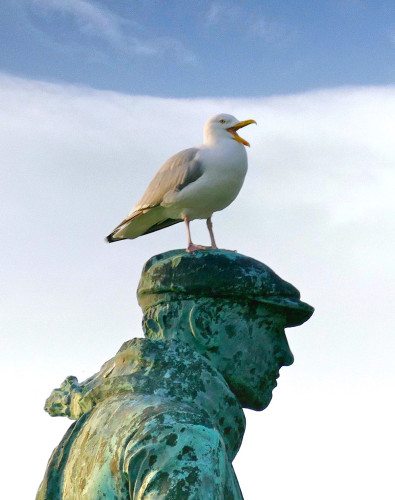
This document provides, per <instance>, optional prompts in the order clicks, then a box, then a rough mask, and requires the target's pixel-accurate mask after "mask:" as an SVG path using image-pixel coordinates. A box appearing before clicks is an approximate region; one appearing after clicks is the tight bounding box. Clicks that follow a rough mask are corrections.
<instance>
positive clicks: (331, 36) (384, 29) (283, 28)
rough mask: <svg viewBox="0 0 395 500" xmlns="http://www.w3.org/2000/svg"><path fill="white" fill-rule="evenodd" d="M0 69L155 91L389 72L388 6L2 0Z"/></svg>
mask: <svg viewBox="0 0 395 500" xmlns="http://www.w3.org/2000/svg"><path fill="white" fill-rule="evenodd" d="M0 23H1V29H0V61H1V62H0V68H1V70H3V71H5V72H8V73H11V74H14V75H18V76H22V77H31V78H37V79H45V80H47V81H48V80H50V81H55V82H69V83H73V84H82V85H89V86H92V87H94V88H98V89H111V90H117V91H121V92H127V93H132V94H139V95H154V96H165V97H195V96H245V97H251V96H267V95H272V94H279V93H280V94H282V93H291V92H301V91H305V90H309V89H314V88H322V87H333V86H341V85H386V84H391V83H393V82H394V78H395V3H394V2H393V1H391V0H378V1H377V0H333V1H307V0H304V1H295V0H294V1H283V2H279V1H277V0H272V1H264V2H263V1H262V2H260V1H251V0H250V1H243V2H241V1H239V2H236V1H232V0H230V1H211V0H193V1H191V0H184V1H178V2H176V1H169V2H165V1H155V0H140V1H131V0H117V1H110V0H100V1H99V0H97V1H92V0H19V1H16V0H3V7H2V16H1V21H0Z"/></svg>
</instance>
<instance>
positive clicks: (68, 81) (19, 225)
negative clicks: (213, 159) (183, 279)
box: [0, 0, 395, 500]
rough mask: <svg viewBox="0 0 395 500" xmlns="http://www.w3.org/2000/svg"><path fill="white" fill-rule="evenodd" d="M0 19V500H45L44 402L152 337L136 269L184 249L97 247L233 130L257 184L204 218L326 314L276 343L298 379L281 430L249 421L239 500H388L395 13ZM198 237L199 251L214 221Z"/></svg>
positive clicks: (83, 8)
mask: <svg viewBox="0 0 395 500" xmlns="http://www.w3.org/2000/svg"><path fill="white" fill-rule="evenodd" d="M1 4H2V11H1V17H0V24H1V26H0V158H1V164H0V200H1V203H2V210H0V225H1V228H2V235H3V238H2V239H1V240H0V252H1V262H2V266H0V296H1V298H2V300H1V301H0V318H1V325H0V327H1V330H0V343H1V346H0V356H1V368H2V378H3V380H5V381H6V383H5V384H3V386H2V400H3V401H5V402H6V405H7V408H8V409H9V411H7V412H2V413H1V415H0V418H1V419H2V422H3V420H4V423H1V426H2V428H3V429H6V430H7V432H5V433H4V438H3V441H2V445H3V448H4V449H5V450H6V452H4V453H2V454H1V456H0V468H1V470H2V471H3V473H4V477H6V478H7V479H8V481H6V482H5V483H4V485H3V490H2V493H3V496H4V497H5V498H12V499H13V500H14V499H15V500H19V499H21V500H25V499H27V498H34V496H35V493H36V491H37V488H38V485H39V483H40V481H41V479H42V477H43V474H44V471H45V467H46V464H47V461H48V458H49V457H50V455H51V452H52V450H53V448H54V447H55V446H56V445H57V443H58V442H59V441H60V439H61V438H62V436H63V435H64V433H65V431H66V429H67V428H68V427H69V425H70V421H69V420H67V419H64V418H60V419H56V418H55V419H54V418H50V417H49V416H48V415H47V414H46V413H45V412H44V410H43V404H44V401H45V399H46V398H47V397H48V395H49V394H50V392H51V390H52V389H53V388H55V387H59V385H60V384H61V382H62V381H63V380H64V378H65V377H66V376H68V375H71V374H73V375H75V376H77V377H78V379H79V380H80V381H81V380H84V379H86V378H87V377H89V376H90V375H92V374H93V373H94V372H96V371H97V370H98V369H99V368H100V366H101V365H102V363H103V362H104V361H105V360H107V359H109V358H110V357H111V356H113V355H114V354H115V352H116V351H117V350H118V349H119V347H120V345H121V344H122V342H124V341H126V340H128V339H130V338H133V337H138V336H141V335H142V331H141V311H140V309H139V307H138V305H137V301H136V297H135V291H136V287H137V283H138V281H139V277H140V273H141V269H142V267H143V265H144V263H145V262H146V261H147V260H148V259H149V258H150V257H151V256H152V255H154V254H157V253H159V252H163V251H166V250H170V249H174V248H185V246H186V231H185V227H184V226H183V225H182V224H177V225H174V226H172V227H170V228H167V229H165V230H163V231H158V232H155V233H153V234H150V235H147V236H144V237H142V238H138V239H136V240H133V241H125V242H120V243H116V244H113V245H106V244H105V243H104V237H105V235H106V234H108V233H109V232H110V231H111V230H112V229H113V228H114V227H115V226H116V225H117V224H118V223H119V222H120V220H121V219H122V218H123V217H124V216H126V215H127V213H128V212H129V211H130V209H131V208H132V207H133V205H134V204H135V203H136V202H137V200H138V199H139V198H140V197H141V195H142V193H143V191H144V189H145V188H146V186H147V185H148V183H149V181H150V180H151V178H152V176H153V175H154V174H155V172H156V171H157V170H158V168H159V167H160V165H161V164H162V163H163V162H164V161H165V160H166V159H167V158H169V157H170V156H171V155H173V154H174V153H176V152H177V151H180V150H181V149H185V148H187V147H191V146H196V145H198V144H200V142H201V139H202V130H203V125H204V123H205V121H206V120H207V119H208V118H209V117H210V116H212V115H214V114H216V113H219V112H226V113H231V114H233V115H235V116H236V117H237V118H238V119H240V120H244V119H255V120H256V122H257V126H253V127H246V128H245V129H243V130H245V132H244V131H243V137H244V138H245V139H246V140H248V142H250V144H251V147H250V148H248V151H247V153H248V162H249V168H248V173H247V175H246V180H245V183H244V185H243V188H242V190H241V191H240V194H239V196H238V197H237V199H236V200H235V201H234V203H232V204H231V205H230V206H229V207H227V209H226V210H223V211H221V212H218V213H216V214H214V217H213V223H214V231H215V235H216V240H217V243H218V245H219V247H220V248H231V249H237V251H238V252H240V253H242V254H245V255H249V256H252V257H254V258H256V259H258V260H260V261H262V262H264V263H265V264H267V265H268V266H269V267H271V268H272V269H273V270H274V271H275V272H276V273H277V274H278V275H279V276H281V277H282V278H283V279H285V280H287V281H289V282H291V283H292V284H293V285H295V286H296V287H297V288H298V289H299V290H300V291H301V295H302V299H303V300H305V301H306V302H308V303H310V304H312V305H313V306H314V307H315V308H316V311H315V313H314V315H313V317H312V318H311V320H310V321H308V322H307V323H306V324H304V325H302V326H300V327H298V328H295V329H292V328H291V329H287V331H286V333H287V336H288V340H289V344H290V347H291V350H292V351H293V354H294V356H295V363H294V364H293V365H292V366H290V367H285V368H284V369H282V370H281V377H280V380H279V384H278V387H277V388H276V389H275V393H274V397H273V401H272V403H271V405H270V406H269V408H268V409H267V410H265V411H264V412H253V411H246V416H247V431H246V435H245V438H244V441H243V445H242V447H241V450H240V452H239V454H238V456H237V457H236V460H235V462H234V466H235V470H236V473H237V476H238V478H239V481H240V484H241V488H242V491H243V494H244V496H245V498H246V500H262V498H263V496H264V497H265V498H273V499H274V498H275V499H276V500H288V499H289V498H295V499H299V498H303V499H304V500H316V499H317V498H320V500H333V499H334V498H336V499H338V500H346V499H347V500H348V499H354V498H358V500H371V499H373V498H378V499H387V498H395V491H394V490H395V487H394V481H393V450H394V449H395V435H394V432H393V423H394V421H395V401H394V398H393V388H394V386H395V373H394V370H393V366H394V360H393V358H394V355H393V353H394V352H395V336H394V334H393V308H394V307H393V304H394V300H395V299H394V291H393V283H394V282H395V261H394V255H395V226H394V220H395V197H394V193H395V169H394V165H395V141H394V130H395V85H394V80H395V65H394V52H395V15H394V5H395V4H394V2H393V1H391V2H390V1H380V0H378V1H364V0H343V1H341V0H332V1H318V0H317V1H303V0H301V1H279V0H277V1H256V2H252V1H243V2H241V1H240V2H231V1H229V2H225V1H223V2H220V1H218V2H217V1H204V0H196V1H193V2H192V1H188V0H182V1H181V0H180V1H178V2H170V1H165V0H163V1H162V2H158V1H150V0H140V1H138V2H137V1H136V2H132V1H126V0H118V1H116V0H113V1H110V0H106V1H93V0H89V1H88V0H3V1H2V2H1ZM191 230H192V236H193V240H194V242H196V243H199V244H208V243H209V241H208V233H207V230H206V226H205V223H204V221H193V222H192V225H191ZM21 450H23V463H24V464H28V466H26V467H25V466H23V464H22V462H21V460H22V459H21V456H22V455H21ZM1 461H3V462H4V464H1ZM15 464H17V465H15ZM21 464H22V465H21ZM21 467H23V481H21ZM15 485H18V491H17V492H16V490H15ZM262 485H264V495H262V488H263V487H262ZM18 495H19V496H18Z"/></svg>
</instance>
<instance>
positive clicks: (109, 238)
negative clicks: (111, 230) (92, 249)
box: [104, 234, 115, 243]
mask: <svg viewBox="0 0 395 500" xmlns="http://www.w3.org/2000/svg"><path fill="white" fill-rule="evenodd" d="M104 241H105V242H106V243H112V242H113V241H115V240H114V239H113V237H112V235H111V234H109V235H108V236H106V237H105V238H104Z"/></svg>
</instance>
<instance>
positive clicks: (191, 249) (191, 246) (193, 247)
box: [184, 217, 207, 253]
mask: <svg viewBox="0 0 395 500" xmlns="http://www.w3.org/2000/svg"><path fill="white" fill-rule="evenodd" d="M184 221H185V224H186V225H187V235H188V246H187V249H186V250H187V252H188V253H192V252H196V251H197V250H207V247H203V246H201V245H195V244H193V243H192V239H191V231H190V229H189V222H190V221H189V217H185V219H184Z"/></svg>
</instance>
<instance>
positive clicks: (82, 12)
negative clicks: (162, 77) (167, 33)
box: [28, 0, 197, 64]
mask: <svg viewBox="0 0 395 500" xmlns="http://www.w3.org/2000/svg"><path fill="white" fill-rule="evenodd" d="M28 6H29V8H30V9H34V14H35V15H36V16H39V17H41V18H42V17H44V16H46V15H51V14H53V13H56V14H58V15H59V14H60V15H63V16H64V17H65V18H68V20H69V21H71V23H72V29H75V30H77V31H78V33H79V34H80V35H82V36H83V37H84V38H85V39H86V40H92V39H97V40H101V41H102V42H103V41H104V42H105V43H106V44H107V46H109V47H110V48H112V49H114V50H116V51H117V52H120V53H123V54H127V55H129V56H151V57H162V56H167V55H171V56H172V57H173V58H174V59H176V60H178V61H179V62H182V63H187V64H196V63H197V57H196V55H195V54H194V53H193V52H192V51H191V50H189V49H187V48H186V47H185V46H184V45H183V44H182V43H181V42H180V41H179V40H177V39H175V38H171V37H152V36H150V35H141V32H142V31H144V27H141V26H139V25H138V23H136V22H133V21H132V20H130V19H125V18H123V17H121V16H119V15H117V14H115V13H114V12H112V11H110V10H109V9H107V8H105V7H103V6H99V5H98V4H97V3H96V4H94V3H93V2H91V1H89V0H31V1H30V2H29V3H28Z"/></svg>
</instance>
